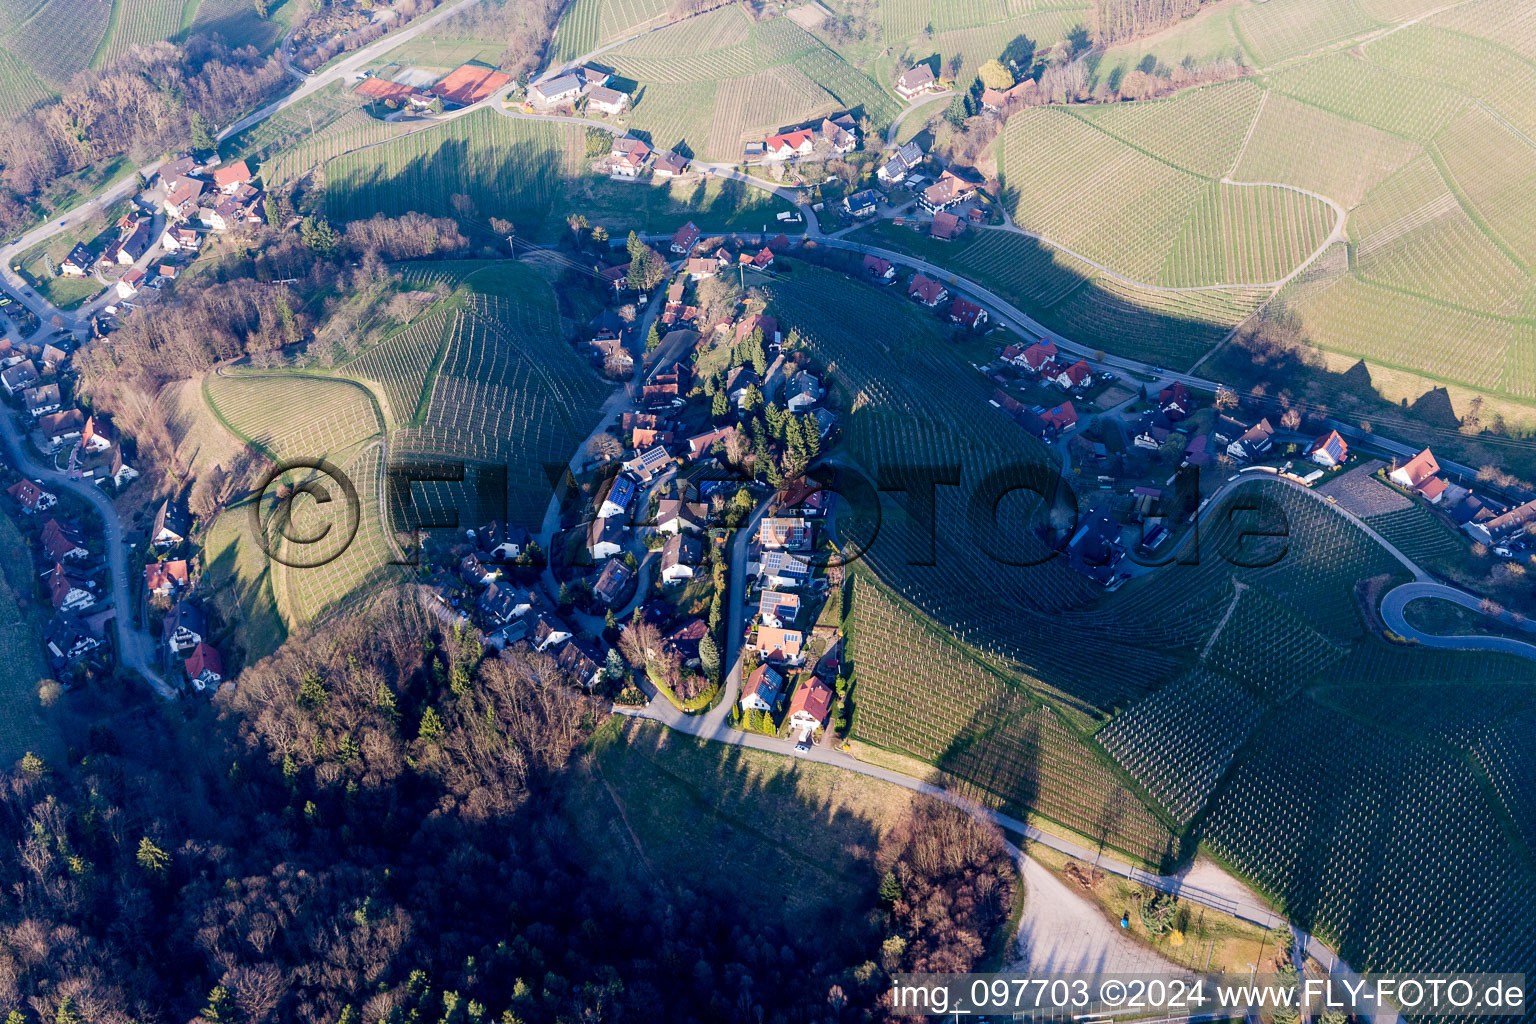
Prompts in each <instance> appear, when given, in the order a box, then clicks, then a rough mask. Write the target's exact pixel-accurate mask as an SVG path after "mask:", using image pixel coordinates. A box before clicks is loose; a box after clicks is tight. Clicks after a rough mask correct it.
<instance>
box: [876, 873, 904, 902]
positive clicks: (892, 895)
mask: <svg viewBox="0 0 1536 1024" xmlns="http://www.w3.org/2000/svg"><path fill="white" fill-rule="evenodd" d="M899 899H901V882H900V881H898V880H897V878H896V872H894V871H887V872H886V873H885V877H884V878H882V879H880V900H881V902H882V903H888V904H889V903H895V902H896V901H897V900H899Z"/></svg>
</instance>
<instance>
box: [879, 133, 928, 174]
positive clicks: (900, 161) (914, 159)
mask: <svg viewBox="0 0 1536 1024" xmlns="http://www.w3.org/2000/svg"><path fill="white" fill-rule="evenodd" d="M922 162H923V147H922V146H920V145H918V143H917V140H916V139H914V140H912V141H911V142H908V143H905V144H904V145H902V146H901V147H900V148H898V149H897V150H896V152H895V153H893V154H892V155H891V158H890V159H889V160H887V161H886V162H885V163H883V164H881V165H880V169H879V170H878V171H876V172H875V177H876V178H878V179H879V180H880V181H883V182H885V183H886V184H889V185H898V184H900V183H901V182H902V181H904V180H906V177H907V175H908V174H911V173H912V172H913V171H915V170H916V169H917V166H918V165H919V164H921V163H922Z"/></svg>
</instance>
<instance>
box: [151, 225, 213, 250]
mask: <svg viewBox="0 0 1536 1024" xmlns="http://www.w3.org/2000/svg"><path fill="white" fill-rule="evenodd" d="M202 244H203V236H202V235H200V234H198V233H197V229H196V228H192V227H187V226H185V225H182V224H171V225H168V226H167V227H166V229H165V231H164V233H162V234H161V235H160V248H162V249H164V250H165V251H166V252H197V250H198V249H199V248H201V247H202Z"/></svg>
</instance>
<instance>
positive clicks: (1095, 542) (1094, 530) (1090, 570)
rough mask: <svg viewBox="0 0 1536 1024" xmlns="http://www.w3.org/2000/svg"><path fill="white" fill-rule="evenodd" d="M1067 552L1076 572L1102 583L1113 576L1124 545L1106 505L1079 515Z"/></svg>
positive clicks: (1107, 581)
mask: <svg viewBox="0 0 1536 1024" xmlns="http://www.w3.org/2000/svg"><path fill="white" fill-rule="evenodd" d="M1067 552H1068V556H1069V557H1068V561H1069V564H1070V565H1071V566H1072V568H1073V569H1075V570H1076V571H1077V572H1080V573H1082V574H1083V575H1084V576H1087V577H1088V578H1089V579H1091V580H1094V581H1095V582H1097V583H1100V584H1104V585H1106V586H1107V585H1108V584H1109V583H1110V582H1112V581H1113V580H1114V577H1115V568H1116V567H1117V566H1118V565H1119V564H1120V560H1121V559H1122V558H1124V557H1125V545H1124V543H1123V542H1122V541H1121V539H1120V524H1119V523H1118V522H1116V521H1115V519H1114V517H1113V516H1111V515H1110V513H1109V509H1108V508H1106V507H1102V506H1101V507H1099V508H1096V509H1094V510H1093V511H1092V512H1090V513H1088V514H1087V515H1086V516H1084V517H1083V520H1082V522H1081V524H1080V525H1079V526H1078V528H1077V532H1075V533H1074V534H1073V535H1072V539H1071V540H1070V541H1069V542H1068V544H1067Z"/></svg>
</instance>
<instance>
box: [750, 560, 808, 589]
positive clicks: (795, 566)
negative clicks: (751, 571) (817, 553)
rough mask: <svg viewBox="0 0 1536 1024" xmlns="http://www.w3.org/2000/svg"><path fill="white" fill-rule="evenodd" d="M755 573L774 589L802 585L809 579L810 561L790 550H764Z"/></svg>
mask: <svg viewBox="0 0 1536 1024" xmlns="http://www.w3.org/2000/svg"><path fill="white" fill-rule="evenodd" d="M757 575H758V577H759V578H760V579H762V580H763V581H764V583H765V584H766V585H767V586H769V587H772V588H773V589H775V590H778V589H780V588H790V587H803V586H805V585H806V584H807V583H809V582H810V581H811V576H812V575H813V570H812V568H811V563H810V562H808V561H806V560H805V559H804V558H802V557H800V556H799V555H797V554H795V553H794V552H792V551H765V552H763V560H762V561H761V562H760V563H759V564H758V569H757Z"/></svg>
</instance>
